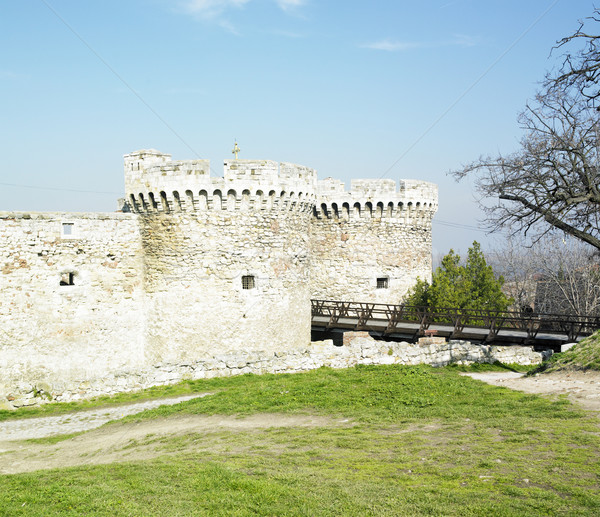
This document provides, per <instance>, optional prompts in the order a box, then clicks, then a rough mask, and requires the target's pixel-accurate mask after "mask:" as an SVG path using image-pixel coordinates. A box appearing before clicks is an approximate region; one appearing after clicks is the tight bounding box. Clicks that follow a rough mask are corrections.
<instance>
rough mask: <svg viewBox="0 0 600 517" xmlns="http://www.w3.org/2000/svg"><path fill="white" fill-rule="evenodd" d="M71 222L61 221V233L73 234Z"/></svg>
mask: <svg viewBox="0 0 600 517" xmlns="http://www.w3.org/2000/svg"><path fill="white" fill-rule="evenodd" d="M73 226H74V224H73V223H62V234H63V235H67V236H68V235H73Z"/></svg>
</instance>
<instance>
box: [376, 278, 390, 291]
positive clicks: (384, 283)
mask: <svg viewBox="0 0 600 517" xmlns="http://www.w3.org/2000/svg"><path fill="white" fill-rule="evenodd" d="M388 287H389V278H387V277H381V278H378V279H377V289H387V288H388Z"/></svg>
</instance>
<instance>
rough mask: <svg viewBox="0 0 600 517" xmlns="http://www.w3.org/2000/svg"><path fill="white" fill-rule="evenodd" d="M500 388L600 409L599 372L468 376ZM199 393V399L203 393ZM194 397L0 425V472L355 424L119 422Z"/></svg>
mask: <svg viewBox="0 0 600 517" xmlns="http://www.w3.org/2000/svg"><path fill="white" fill-rule="evenodd" d="M464 375H468V376H469V377H472V378H474V379H478V380H481V381H484V382H487V383H489V384H494V385H496V386H504V387H506V388H511V389H515V390H519V391H524V392H527V393H538V394H544V395H550V396H558V395H566V396H567V397H568V398H569V400H571V401H573V402H575V403H577V404H580V405H581V406H582V407H583V408H585V409H587V410H590V411H596V412H600V372H589V373H580V372H575V373H564V372H558V373H550V374H542V375H538V376H534V377H524V376H523V374H520V373H513V372H483V373H465V374H464ZM204 395H206V394H202V395H194V396H204ZM194 396H185V397H178V398H176V399H162V400H153V401H148V402H142V403H136V404H130V405H127V406H119V407H115V408H104V409H98V410H92V411H80V412H77V413H70V414H67V415H60V416H54V417H41V418H28V419H22V420H12V421H7V422H1V423H0V474H13V473H18V472H30V471H34V470H40V469H52V468H62V467H70V466H77V465H96V464H106V463H114V462H122V461H140V460H145V459H150V458H155V457H158V456H161V455H164V454H175V453H180V452H185V451H193V452H195V453H197V452H199V451H207V452H217V451H220V450H226V451H228V452H230V447H231V443H230V440H228V439H227V437H228V436H231V433H243V432H251V433H252V432H254V431H257V432H258V431H260V430H263V429H268V428H286V427H289V428H292V427H294V428H298V427H309V428H310V427H323V426H327V427H332V426H339V427H347V426H352V425H353V423H352V422H350V421H348V420H340V419H332V418H327V417H317V416H310V415H285V414H259V415H252V416H249V417H245V418H237V417H235V416H223V415H214V416H206V415H185V416H172V417H169V418H159V419H155V420H148V421H144V422H139V423H132V424H121V423H119V422H116V423H114V424H110V425H107V426H103V427H100V426H102V425H103V424H104V423H105V422H107V421H109V420H114V419H117V418H121V417H122V416H125V415H126V414H127V415H129V414H133V413H137V412H140V411H143V410H145V409H149V408H151V407H157V406H160V405H162V404H165V403H168V404H176V403H178V402H181V401H183V400H188V399H190V398H192V397H194ZM85 430H88V432H85V433H84V434H81V435H79V436H75V437H71V438H68V439H65V440H63V441H59V442H58V443H33V442H30V441H25V440H26V439H29V438H44V437H49V436H53V435H60V434H67V433H75V432H79V431H85Z"/></svg>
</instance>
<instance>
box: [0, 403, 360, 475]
mask: <svg viewBox="0 0 600 517" xmlns="http://www.w3.org/2000/svg"><path fill="white" fill-rule="evenodd" d="M351 425H353V424H352V423H351V422H349V421H348V420H339V419H338V420H334V419H331V418H326V417H317V416H311V415H284V414H259V415H252V416H249V417H245V418H236V417H235V416H223V415H214V416H205V415H186V416H172V417H168V418H158V419H156V420H148V421H144V422H138V423H131V424H121V423H118V422H116V423H114V424H110V425H107V426H104V427H101V428H98V429H94V430H92V431H89V432H86V433H84V434H82V435H79V436H75V437H72V438H68V439H66V440H64V441H61V442H58V443H41V444H40V443H32V442H27V441H4V442H3V441H1V438H0V474H15V473H19V472H31V471H34V470H42V469H53V468H63V467H72V466H77V465H98V464H106V463H115V462H123V461H141V460H146V459H150V458H156V457H158V456H162V455H165V454H176V453H181V452H186V451H188V452H194V453H198V452H201V451H207V452H218V451H223V450H225V451H227V452H232V451H231V441H230V440H227V436H231V433H242V432H247V431H250V432H253V431H259V430H262V429H267V428H286V427H294V428H299V427H309V428H310V427H324V426H327V427H332V426H342V427H346V426H351ZM238 447H239V446H238ZM234 452H235V451H234Z"/></svg>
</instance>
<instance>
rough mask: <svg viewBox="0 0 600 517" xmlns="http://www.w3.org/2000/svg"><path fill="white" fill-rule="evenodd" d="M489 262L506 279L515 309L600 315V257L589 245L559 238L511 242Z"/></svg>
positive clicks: (492, 256) (555, 236)
mask: <svg viewBox="0 0 600 517" xmlns="http://www.w3.org/2000/svg"><path fill="white" fill-rule="evenodd" d="M488 260H489V262H490V264H492V265H493V267H494V270H495V271H496V272H497V273H501V274H502V275H503V276H504V278H505V281H506V282H505V284H504V288H505V289H506V290H507V292H506V294H507V295H509V296H511V297H512V298H513V299H514V300H515V306H516V307H515V309H518V310H523V309H524V308H525V307H530V308H531V309H533V310H535V312H539V313H541V312H551V313H565V314H576V315H579V316H582V315H591V314H593V315H598V314H600V270H599V267H598V255H597V252H596V250H594V248H592V247H590V246H589V245H587V244H584V243H582V242H580V241H578V240H576V239H573V238H568V237H567V238H563V237H559V236H557V235H552V236H546V237H545V238H543V239H540V240H538V241H537V242H535V243H534V244H526V243H524V242H522V241H518V240H515V239H508V240H507V241H506V244H505V245H503V246H501V247H500V248H499V249H496V250H495V251H493V252H492V253H490V254H489V258H488Z"/></svg>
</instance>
